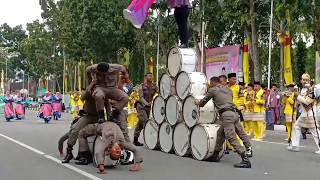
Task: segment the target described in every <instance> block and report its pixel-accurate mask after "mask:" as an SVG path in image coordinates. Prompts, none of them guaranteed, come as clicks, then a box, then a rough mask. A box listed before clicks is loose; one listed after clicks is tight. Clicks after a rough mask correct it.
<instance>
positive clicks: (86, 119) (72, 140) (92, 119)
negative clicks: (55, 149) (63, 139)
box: [68, 115, 98, 146]
mask: <svg viewBox="0 0 320 180" xmlns="http://www.w3.org/2000/svg"><path fill="white" fill-rule="evenodd" d="M97 121H98V117H97V116H91V115H86V116H82V117H80V119H79V120H78V122H77V123H76V124H75V126H73V127H72V128H71V130H70V133H69V139H68V146H74V145H75V144H76V142H77V139H78V135H79V132H80V130H81V129H82V128H84V127H85V126H86V125H88V124H94V123H97Z"/></svg>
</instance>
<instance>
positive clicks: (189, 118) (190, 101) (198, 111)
mask: <svg viewBox="0 0 320 180" xmlns="http://www.w3.org/2000/svg"><path fill="white" fill-rule="evenodd" d="M203 97H204V96H198V97H193V96H188V97H187V98H186V99H185V100H184V103H183V107H182V114H183V119H184V121H185V123H186V125H187V126H188V127H190V128H191V127H193V126H195V125H196V124H211V123H214V122H215V120H216V117H217V112H216V111H215V106H214V104H213V102H212V101H211V100H210V101H208V102H207V104H206V105H205V106H204V107H199V106H198V105H195V102H196V101H198V100H200V99H202V98H203Z"/></svg>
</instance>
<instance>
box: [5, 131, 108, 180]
mask: <svg viewBox="0 0 320 180" xmlns="http://www.w3.org/2000/svg"><path fill="white" fill-rule="evenodd" d="M0 136H1V137H3V138H5V139H7V140H9V141H11V142H14V143H16V144H18V145H20V146H22V147H24V148H26V149H28V150H30V151H32V152H35V153H37V154H39V155H41V156H44V157H45V158H47V159H50V160H51V161H53V162H56V163H57V164H60V165H62V166H64V167H66V168H68V169H70V170H72V171H74V172H77V173H79V174H81V175H83V176H85V177H87V178H89V179H91V180H102V179H101V178H98V177H96V176H94V175H92V174H90V173H87V172H85V171H82V170H81V169H78V168H76V167H74V166H72V165H70V164H62V163H61V160H59V159H57V158H55V157H52V156H50V155H46V154H45V153H44V152H42V151H40V150H38V149H35V148H33V147H31V146H29V145H26V144H24V143H22V142H20V141H17V140H15V139H13V138H11V137H9V136H6V135H4V134H1V133H0Z"/></svg>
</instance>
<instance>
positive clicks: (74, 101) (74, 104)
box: [70, 91, 83, 119]
mask: <svg viewBox="0 0 320 180" xmlns="http://www.w3.org/2000/svg"><path fill="white" fill-rule="evenodd" d="M81 104H82V103H81V95H80V93H79V91H75V92H74V93H73V94H72V95H71V102H70V105H71V116H72V118H73V119H75V118H76V117H77V116H78V113H79V111H80V109H82V108H81ZM82 106H83V105H82Z"/></svg>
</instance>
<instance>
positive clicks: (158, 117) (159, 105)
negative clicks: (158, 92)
mask: <svg viewBox="0 0 320 180" xmlns="http://www.w3.org/2000/svg"><path fill="white" fill-rule="evenodd" d="M165 106H166V102H165V100H164V99H163V98H162V97H161V96H157V97H156V98H154V100H153V102H152V107H151V111H152V117H153V119H154V120H155V122H156V123H157V124H161V123H162V122H163V121H164V120H165Z"/></svg>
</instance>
